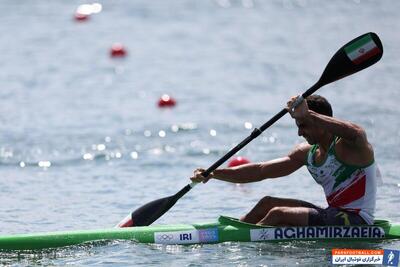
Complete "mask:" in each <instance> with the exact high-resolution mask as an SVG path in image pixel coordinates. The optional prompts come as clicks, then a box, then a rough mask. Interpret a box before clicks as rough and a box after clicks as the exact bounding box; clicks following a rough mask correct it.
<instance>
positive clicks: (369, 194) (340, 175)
mask: <svg viewBox="0 0 400 267" xmlns="http://www.w3.org/2000/svg"><path fill="white" fill-rule="evenodd" d="M336 142H337V138H335V140H334V141H333V142H332V144H331V146H330V148H329V150H328V155H327V157H326V159H325V161H324V162H322V163H320V164H316V163H315V161H314V158H315V151H316V150H317V148H318V145H313V146H312V147H311V149H310V151H309V152H308V155H307V169H308V171H309V172H310V174H311V175H312V177H313V178H314V179H315V181H316V182H317V183H318V184H320V185H321V186H322V188H323V189H324V192H325V196H326V200H327V202H328V205H329V206H330V207H336V208H340V209H343V210H348V211H351V212H355V213H357V214H359V215H360V216H361V217H362V218H363V219H364V220H365V221H366V222H367V223H368V224H373V220H374V212H375V202H376V190H377V179H376V176H377V172H378V169H377V164H376V163H375V161H373V162H371V163H370V164H369V165H367V166H352V165H348V164H346V163H344V162H342V161H340V159H338V157H337V156H336V153H335V145H336Z"/></svg>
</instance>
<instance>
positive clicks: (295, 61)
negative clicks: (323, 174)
mask: <svg viewBox="0 0 400 267" xmlns="http://www.w3.org/2000/svg"><path fill="white" fill-rule="evenodd" d="M82 5H84V6H82ZM398 10H400V2H399V1H395V0H387V1H378V0H366V1H355V0H354V1H317V0H292V1H289V0H274V1H260V0H258V1H257V0H203V1H196V0H169V1H162V0H154V1H145V0H134V1H126V0H116V1H103V2H88V1H11V0H2V1H1V2H0V36H1V37H0V49H1V50H0V51H1V53H0V66H1V69H0V218H1V219H0V233H1V234H13V233H22V232H39V231H40V232H43V231H55V230H71V229H95V228H105V227H111V226H114V225H115V224H116V223H117V222H118V221H119V220H121V219H122V218H123V217H125V216H126V215H127V214H128V213H129V212H131V211H133V210H135V209H136V208H138V207H140V206H141V205H143V204H145V203H147V202H148V201H151V200H154V199H157V198H160V197H164V196H168V195H171V194H174V193H176V192H177V191H178V190H179V189H181V188H182V187H183V186H185V185H186V184H187V183H188V182H189V177H190V176H191V175H192V172H193V170H194V169H195V168H196V167H203V168H207V167H209V166H210V165H211V164H212V163H214V162H215V161H216V160H217V159H218V158H220V157H221V156H223V155H224V154H225V153H226V152H227V151H228V150H229V149H230V148H232V147H233V146H234V145H236V144H237V143H239V142H240V141H241V140H242V139H244V138H245V137H247V136H248V135H249V134H250V133H251V131H252V129H253V128H254V127H258V126H260V125H262V124H263V123H264V122H265V121H267V120H268V119H269V118H271V117H272V116H273V115H275V114H276V113H277V112H278V111H280V110H281V109H282V107H284V105H285V103H286V102H287V100H288V98H289V97H291V96H293V95H298V94H300V93H302V92H303V91H305V90H306V89H308V88H309V87H310V86H312V85H313V84H314V83H315V82H316V81H317V80H318V78H319V76H320V74H321V73H322V71H323V69H324V68H325V66H326V64H327V63H328V61H329V60H330V58H331V57H332V55H333V54H334V53H335V52H336V51H337V50H338V49H339V48H340V47H341V46H342V45H344V44H345V43H347V42H348V41H350V40H352V39H353V38H355V37H357V36H359V35H361V34H363V33H366V32H370V31H373V32H376V33H377V34H378V35H379V36H380V38H381V40H382V42H383V46H384V56H383V58H382V60H381V61H380V62H378V63H377V64H376V65H374V66H372V67H370V68H368V69H366V70H364V71H362V72H360V73H357V74H355V75H353V76H350V77H347V78H345V79H343V80H340V81H338V82H336V83H334V84H331V85H328V86H326V87H324V88H322V89H320V90H319V91H318V94H321V95H323V96H325V97H327V98H328V99H329V101H330V102H331V104H332V106H333V109H334V114H335V116H337V117H339V118H342V119H345V120H350V121H353V122H355V123H358V124H360V125H362V126H363V127H364V128H365V129H366V131H367V133H368V137H369V140H370V142H371V143H372V144H373V146H374V149H375V155H376V160H377V161H378V163H379V165H380V169H381V172H382V174H383V177H384V178H383V182H384V183H383V186H381V187H380V188H379V197H378V203H377V212H376V214H377V217H381V218H390V219H391V220H393V221H400V213H399V212H398V207H399V206H398V202H399V195H400V181H399V179H398V168H399V161H398V159H399V157H400V150H399V145H400V130H399V129H400V127H399V126H400V123H399V120H398V118H399V116H400V110H399V108H398V99H399V98H400V93H399V90H398V88H399V81H398V79H397V76H398V73H399V71H400V65H399V63H398V62H399V53H400V51H399V49H400V48H399V47H400V46H399V41H400V37H399V35H398V32H400V28H399V27H400V26H399V25H400V23H399V22H400V21H399V20H400V19H399V17H398V14H397V13H398ZM117 43H118V44H120V47H119V48H115V44H117ZM113 45H114V50H113ZM121 46H122V49H121ZM164 94H168V95H169V96H170V98H171V99H172V100H174V101H175V105H173V103H172V104H171V102H167V103H166V104H165V103H162V101H163V100H162V99H161V97H162V95H164ZM160 101H161V102H160ZM160 103H161V104H160ZM159 104H160V105H159ZM163 104H165V105H163ZM169 104H171V105H170V106H168V105H169ZM160 106H161V107H160ZM302 141H303V140H302V139H301V138H300V137H298V136H297V128H296V127H295V124H294V122H293V120H292V119H291V118H289V116H287V117H285V118H283V119H281V120H280V121H278V122H277V123H276V124H275V125H274V126H272V127H271V128H270V129H268V130H267V131H266V132H265V133H264V134H263V135H262V136H260V137H259V138H258V139H256V140H255V141H253V142H252V143H251V144H249V145H248V146H247V147H246V148H244V149H243V150H242V151H240V152H239V153H238V156H243V157H245V158H247V159H248V160H249V161H251V162H259V161H264V160H269V159H273V158H276V157H281V156H283V155H286V154H287V153H288V151H290V150H291V149H292V147H293V146H294V145H295V144H297V143H299V142H302ZM225 166H226V165H225ZM264 195H271V196H280V197H292V198H299V199H304V200H306V201H310V202H314V203H315V204H318V205H323V206H324V205H326V201H325V198H324V194H323V191H322V189H321V188H320V187H319V186H318V185H316V184H315V182H314V181H313V179H312V178H311V176H310V175H309V174H308V173H307V170H306V169H305V168H303V169H301V170H300V171H298V172H296V173H295V174H293V175H290V176H289V177H286V178H282V179H275V180H268V181H263V182H260V183H255V184H246V185H235V184H228V183H223V182H219V181H210V182H209V183H207V184H206V185H199V186H197V187H196V188H195V189H194V190H192V191H191V192H190V193H188V194H187V195H186V196H185V197H184V198H182V199H181V200H180V201H179V202H178V203H177V204H176V205H175V206H174V207H173V209H171V210H170V211H169V212H168V213H167V214H165V215H164V216H163V217H162V218H161V219H160V220H159V221H157V223H193V222H199V221H210V220H211V221H212V220H215V219H216V218H217V217H218V215H219V214H225V215H230V216H241V215H243V214H244V213H245V212H247V211H248V210H249V209H250V208H251V207H252V206H253V205H254V204H255V203H256V202H257V201H258V200H259V199H260V198H261V197H263V196H264ZM396 203H397V204H396ZM328 247H329V246H328ZM383 247H384V248H387V247H392V248H396V247H397V248H399V243H398V242H397V243H388V244H384V245H383ZM105 252H106V253H105ZM289 252H290V253H289ZM329 253H330V250H329V249H327V246H326V245H324V246H320V245H318V244H290V245H274V246H271V245H267V244H256V245H254V244H228V245H227V244H222V245H218V246H217V245H215V246H214V245H212V246H211V245H210V246H195V247H176V246H175V247H173V246H172V247H156V246H146V245H137V244H134V243H130V242H125V243H117V244H113V245H110V246H105V247H93V248H87V249H86V250H83V252H82V250H78V249H77V250H74V249H70V250H68V249H67V250H63V251H58V252H57V253H52V254H51V255H50V256H49V255H48V254H44V255H43V254H41V255H37V254H29V255H27V256H22V257H21V255H18V256H16V255H13V254H3V255H2V256H1V258H2V259H1V262H2V263H3V264H4V263H6V264H27V265H30V264H45V265H46V264H50V265H54V264H55V265H65V264H76V265H92V264H105V263H112V264H113V265H122V266H124V265H125V266H126V265H127V264H133V263H135V264H147V265H148V264H155V265H164V264H171V265H172V266H174V265H196V264H215V265H224V264H226V265H240V266H246V265H252V266H254V265H259V266H260V265H263V264H268V265H274V264H276V265H277V266H282V265H286V264H288V265H294V264H300V265H301V264H317V265H320V264H324V263H326V262H327V261H328V256H329ZM303 255H306V256H303ZM165 259H167V260H168V261H167V262H164V260H165Z"/></svg>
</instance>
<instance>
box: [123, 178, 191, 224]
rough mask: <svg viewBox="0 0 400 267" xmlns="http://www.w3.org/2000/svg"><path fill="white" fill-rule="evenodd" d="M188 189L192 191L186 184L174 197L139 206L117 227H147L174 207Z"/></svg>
mask: <svg viewBox="0 0 400 267" xmlns="http://www.w3.org/2000/svg"><path fill="white" fill-rule="evenodd" d="M190 189H192V187H191V186H190V184H188V185H186V186H185V187H184V188H182V189H181V190H180V191H179V192H178V193H176V194H175V195H172V196H169V197H164V198H160V199H157V200H154V201H151V202H149V203H147V204H145V205H143V206H141V207H140V208H138V209H137V210H135V211H134V212H132V214H131V216H128V217H127V218H125V219H124V220H122V221H121V222H120V223H119V224H118V225H117V227H133V226H147V225H150V224H152V223H153V222H154V221H156V220H157V219H158V218H160V217H161V216H162V215H163V214H164V213H166V212H167V211H168V210H169V209H170V208H171V207H172V206H173V205H175V203H176V202H177V201H178V200H179V199H180V198H181V197H182V196H183V195H185V194H186V193H187V192H189V191H190Z"/></svg>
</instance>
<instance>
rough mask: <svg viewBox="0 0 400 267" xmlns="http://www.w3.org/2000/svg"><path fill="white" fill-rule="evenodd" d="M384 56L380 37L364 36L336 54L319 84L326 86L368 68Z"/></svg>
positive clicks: (369, 34)
mask: <svg viewBox="0 0 400 267" xmlns="http://www.w3.org/2000/svg"><path fill="white" fill-rule="evenodd" d="M382 55H383V47H382V43H381V40H380V39H379V37H378V35H376V34H375V33H373V32H369V33H366V34H363V35H361V36H359V37H357V38H355V39H354V40H352V41H350V42H348V43H347V44H345V45H344V46H343V47H342V48H340V49H339V51H337V52H336V54H335V55H334V56H333V57H332V59H331V60H330V61H329V63H328V65H327V66H326V68H325V70H324V72H323V73H322V76H321V78H320V80H319V82H318V83H320V85H321V86H322V85H326V84H328V83H331V82H334V81H336V80H339V79H341V78H343V77H346V76H349V75H351V74H353V73H356V72H358V71H360V70H363V69H365V68H368V67H369V66H371V65H373V64H375V63H376V62H378V61H379V60H380V59H381V57H382Z"/></svg>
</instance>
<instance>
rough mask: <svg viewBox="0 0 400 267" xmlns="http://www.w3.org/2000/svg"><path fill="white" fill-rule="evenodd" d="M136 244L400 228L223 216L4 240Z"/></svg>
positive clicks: (374, 234) (16, 246)
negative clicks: (271, 222) (284, 223)
mask: <svg viewBox="0 0 400 267" xmlns="http://www.w3.org/2000/svg"><path fill="white" fill-rule="evenodd" d="M124 239H125V240H135V241H137V242H139V243H157V244H208V243H220V242H227V241H239V242H276V241H291V240H369V241H371V240H383V239H400V224H390V223H389V222H388V221H385V220H376V221H375V224H374V225H362V226H306V227H270V226H258V225H253V224H248V223H243V222H240V221H238V220H237V219H234V218H230V217H226V216H221V217H219V218H218V221H216V222H211V223H195V224H177V225H158V226H156V225H155V226H140V227H131V228H109V229H98V230H83V231H64V232H50V233H37V234H17V235H4V236H0V249H1V250H33V249H45V248H56V247H64V246H70V245H77V244H81V243H84V242H88V241H97V240H124Z"/></svg>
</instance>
